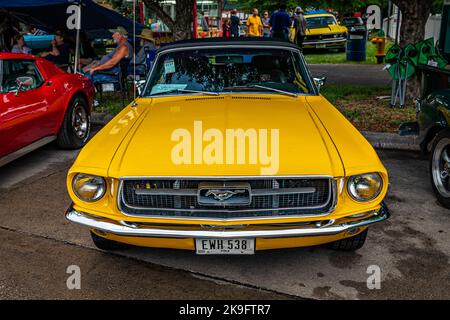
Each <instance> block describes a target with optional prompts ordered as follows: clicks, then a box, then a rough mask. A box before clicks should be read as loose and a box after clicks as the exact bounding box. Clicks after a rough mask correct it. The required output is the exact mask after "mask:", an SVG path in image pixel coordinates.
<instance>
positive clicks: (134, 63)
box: [131, 0, 137, 107]
mask: <svg viewBox="0 0 450 320" xmlns="http://www.w3.org/2000/svg"><path fill="white" fill-rule="evenodd" d="M132 59H133V60H134V61H133V82H134V83H133V102H132V104H131V106H132V107H137V103H136V0H133V58H132Z"/></svg>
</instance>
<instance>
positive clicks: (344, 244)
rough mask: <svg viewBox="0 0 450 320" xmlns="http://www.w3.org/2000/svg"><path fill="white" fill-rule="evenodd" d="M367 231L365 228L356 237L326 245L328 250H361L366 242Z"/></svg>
mask: <svg viewBox="0 0 450 320" xmlns="http://www.w3.org/2000/svg"><path fill="white" fill-rule="evenodd" d="M368 231H369V229H368V228H367V229H366V230H364V231H363V232H361V233H358V234H357V235H356V236H353V237H350V238H345V239H342V240H338V241H335V242H332V243H330V244H328V248H330V249H332V250H336V251H356V250H358V249H361V248H362V247H363V246H364V243H365V242H366V238H367V233H368Z"/></svg>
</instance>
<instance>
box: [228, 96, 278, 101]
mask: <svg viewBox="0 0 450 320" xmlns="http://www.w3.org/2000/svg"><path fill="white" fill-rule="evenodd" d="M231 99H233V100H272V99H271V98H265V97H256V96H242V97H231Z"/></svg>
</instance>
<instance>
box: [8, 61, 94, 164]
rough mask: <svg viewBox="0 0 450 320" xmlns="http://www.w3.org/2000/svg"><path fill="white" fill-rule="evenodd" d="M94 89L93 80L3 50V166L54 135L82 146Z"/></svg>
mask: <svg viewBox="0 0 450 320" xmlns="http://www.w3.org/2000/svg"><path fill="white" fill-rule="evenodd" d="M94 92H95V89H94V86H93V84H92V82H91V81H90V80H89V79H87V78H85V77H83V76H82V75H79V74H70V73H66V72H64V71H62V70H61V69H59V68H58V67H56V66H55V65H54V64H53V63H51V62H48V61H46V60H44V59H42V58H39V57H35V56H30V55H23V54H12V53H0V166H2V165H4V164H6V163H8V162H10V161H12V160H14V159H16V158H18V157H20V156H22V155H24V154H26V153H28V152H30V151H33V150H35V149H36V148H39V147H41V146H43V145H44V144H47V143H49V142H51V141H54V140H56V142H57V144H58V146H60V147H61V148H65V149H77V148H81V147H82V146H83V145H84V144H85V143H86V141H87V140H88V138H89V134H90V121H89V117H90V113H91V106H92V101H93V97H94Z"/></svg>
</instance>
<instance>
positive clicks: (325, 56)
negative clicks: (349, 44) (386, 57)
mask: <svg viewBox="0 0 450 320" xmlns="http://www.w3.org/2000/svg"><path fill="white" fill-rule="evenodd" d="M392 45H393V43H392V42H387V43H386V50H385V51H386V52H387V51H388V50H389V48H390V47H391V46H392ZM376 53H377V48H376V46H375V45H374V44H373V43H371V42H367V52H366V57H367V58H366V61H361V62H358V61H347V54H346V53H345V52H337V51H336V50H322V49H321V50H308V51H304V55H305V59H306V62H307V63H308V64H321V63H332V64H341V63H355V64H376V63H377V58H376V57H375V54H376Z"/></svg>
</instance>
